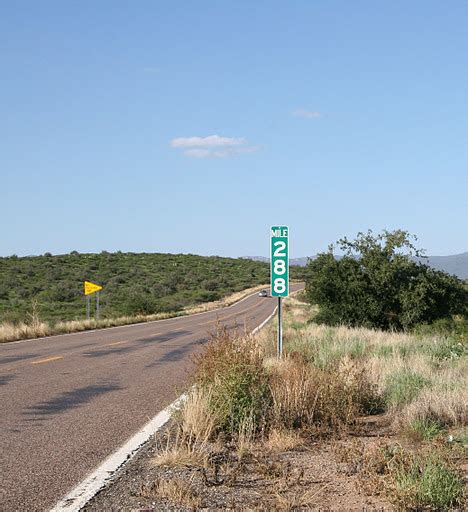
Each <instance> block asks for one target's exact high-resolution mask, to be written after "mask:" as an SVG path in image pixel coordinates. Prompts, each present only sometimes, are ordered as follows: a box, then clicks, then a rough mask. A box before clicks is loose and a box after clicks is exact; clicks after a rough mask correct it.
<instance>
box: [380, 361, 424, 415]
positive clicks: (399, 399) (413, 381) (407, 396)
mask: <svg viewBox="0 0 468 512" xmlns="http://www.w3.org/2000/svg"><path fill="white" fill-rule="evenodd" d="M429 384H430V382H429V381H428V380H427V379H426V378H424V377H423V376H422V375H419V374H418V373H417V372H415V371H414V370H412V369H410V368H403V369H401V370H398V371H397V372H395V373H391V374H390V375H389V376H388V377H387V379H386V388H385V401H386V403H387V405H389V406H393V407H398V406H401V405H405V404H408V403H410V402H412V401H413V400H414V399H415V398H416V397H417V396H418V395H419V393H420V392H421V390H422V389H423V388H424V387H426V386H428V385H429Z"/></svg>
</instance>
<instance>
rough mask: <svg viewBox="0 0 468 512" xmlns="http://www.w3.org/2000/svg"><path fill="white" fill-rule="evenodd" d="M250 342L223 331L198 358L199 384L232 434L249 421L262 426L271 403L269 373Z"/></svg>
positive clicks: (255, 427) (222, 427)
mask: <svg viewBox="0 0 468 512" xmlns="http://www.w3.org/2000/svg"><path fill="white" fill-rule="evenodd" d="M249 341H251V340H248V339H247V340H246V339H243V338H239V337H236V336H235V335H231V334H229V333H228V332H227V331H222V332H220V333H218V335H217V336H216V337H215V338H214V339H213V340H212V341H211V342H210V343H209V344H208V345H207V347H206V350H205V351H204V352H203V354H202V355H201V356H199V357H198V358H197V360H196V361H197V371H196V379H195V380H196V383H197V384H198V385H199V386H201V387H202V388H205V389H207V390H209V392H208V395H209V396H210V404H209V406H210V409H211V412H212V413H213V415H214V417H215V418H217V424H218V426H219V429H220V430H221V431H223V432H225V433H228V434H230V435H233V434H239V433H240V432H241V430H242V429H243V428H245V424H246V422H249V423H250V424H251V426H252V428H253V430H254V431H256V430H259V429H261V427H262V426H263V424H262V422H263V421H264V419H265V411H266V408H267V406H268V404H269V402H270V397H269V390H268V376H267V373H266V371H265V369H264V368H263V365H262V359H261V357H260V355H259V354H258V353H257V352H256V351H255V350H254V349H253V348H252V347H251V346H249Z"/></svg>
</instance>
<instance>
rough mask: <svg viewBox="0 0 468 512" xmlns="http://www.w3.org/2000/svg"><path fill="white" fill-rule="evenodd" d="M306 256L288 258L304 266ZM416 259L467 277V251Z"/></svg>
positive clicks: (254, 258) (260, 259)
mask: <svg viewBox="0 0 468 512" xmlns="http://www.w3.org/2000/svg"><path fill="white" fill-rule="evenodd" d="M315 257H316V256H310V259H315ZM246 258H249V259H252V260H254V261H262V262H269V261H270V260H269V259H268V258H265V257H263V256H246ZM308 259H309V258H308V257H305V258H292V259H290V260H289V263H290V265H292V266H293V265H294V266H300V267H305V266H306V265H307V261H308ZM415 259H416V261H421V262H423V263H426V264H428V265H430V266H431V267H434V268H435V269H437V270H443V271H444V272H447V273H448V274H454V275H456V276H457V277H459V278H460V279H468V252H463V253H461V254H454V255H451V256H428V258H427V259H426V258H424V259H423V258H415Z"/></svg>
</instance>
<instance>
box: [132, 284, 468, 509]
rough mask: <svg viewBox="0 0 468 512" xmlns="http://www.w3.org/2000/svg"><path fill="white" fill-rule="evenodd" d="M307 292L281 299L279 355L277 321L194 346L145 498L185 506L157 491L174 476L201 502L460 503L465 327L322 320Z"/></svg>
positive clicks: (467, 389)
mask: <svg viewBox="0 0 468 512" xmlns="http://www.w3.org/2000/svg"><path fill="white" fill-rule="evenodd" d="M304 298H305V294H302V296H301V295H299V296H297V297H290V298H288V299H287V300H286V301H285V307H284V321H285V324H284V357H283V359H281V360H278V359H277V357H276V354H275V332H276V329H275V326H274V324H271V325H270V326H267V327H266V328H265V329H264V330H263V331H261V332H260V333H258V334H256V335H254V336H251V335H245V334H243V333H234V334H233V333H228V332H226V331H222V332H219V333H218V334H217V335H216V336H215V337H214V338H213V340H212V341H211V343H210V344H209V345H208V346H207V347H206V350H205V351H204V352H203V353H202V354H201V355H198V356H197V358H196V361H195V363H196V365H195V367H196V370H195V375H194V382H195V384H194V387H193V388H192V389H191V391H190V392H189V395H188V399H187V401H186V402H185V404H184V405H183V406H182V408H181V410H180V411H179V412H178V414H177V415H176V418H175V421H174V424H173V426H172V429H171V430H170V433H169V434H168V436H169V438H170V441H169V442H167V443H166V444H164V443H161V444H160V445H159V448H158V450H157V454H156V456H155V457H154V464H155V466H154V467H157V468H158V469H157V471H159V473H157V474H158V475H159V476H158V477H157V480H156V483H155V484H154V486H153V491H154V493H153V494H152V495H151V499H153V500H154V499H156V500H161V501H158V502H157V503H158V505H159V506H169V505H173V506H176V505H182V506H184V500H182V498H181V499H178V498H177V494H176V493H174V494H172V495H171V496H169V494H168V493H167V492H164V493H163V492H159V491H158V487H157V486H158V485H159V483H158V482H161V479H163V481H164V482H167V479H168V478H169V479H170V478H176V479H177V482H178V483H179V484H180V480H181V479H182V481H185V482H186V486H187V487H186V488H187V489H190V493H191V495H193V496H196V499H197V501H196V503H197V505H196V506H197V507H208V508H209V507H215V506H216V505H218V506H219V504H220V503H225V504H226V503H229V504H231V505H232V504H234V505H232V506H235V504H236V503H237V506H242V507H245V508H255V507H260V508H261V507H263V509H269V510H294V509H303V508H311V509H313V507H319V506H322V507H331V509H336V510H340V506H342V507H347V506H348V507H349V509H353V510H354V508H352V507H355V509H361V508H363V507H368V506H369V505H372V506H375V507H376V509H379V510H380V509H382V507H384V508H383V509H385V510H393V509H395V510H398V509H400V510H461V509H462V507H463V503H464V485H463V479H462V474H461V468H462V466H463V465H464V464H465V465H466V463H467V459H466V448H467V446H466V428H467V423H468V357H467V356H468V351H467V346H466V338H465V337H464V335H463V334H453V333H447V332H445V333H440V332H437V333H430V332H429V333H427V332H425V333H420V334H414V333H412V334H410V333H402V332H385V331H382V330H376V329H368V328H364V327H360V328H352V327H345V326H326V325H323V324H317V323H315V322H314V321H313V319H314V316H315V315H316V314H317V310H316V308H315V307H314V306H311V305H309V304H307V303H306V302H304ZM325 460H326V462H325ZM324 466H326V469H324ZM169 468H170V469H169ZM171 475H172V477H171ZM350 482H351V483H350ZM165 485H166V484H165ZM335 485H338V486H339V489H340V493H339V494H336V493H335V494H334V491H333V488H334V487H333V486H335ZM247 491H249V492H247ZM330 496H334V497H333V499H330ZM139 498H140V497H139ZM333 500H336V501H333ZM186 506H187V505H186ZM333 507H335V508H333ZM336 507H337V508H336ZM360 507H361V508H360ZM379 507H380V508H379Z"/></svg>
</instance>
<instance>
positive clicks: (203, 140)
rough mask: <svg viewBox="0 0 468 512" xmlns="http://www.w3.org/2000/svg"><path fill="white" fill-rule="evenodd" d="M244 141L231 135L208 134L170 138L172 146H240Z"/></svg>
mask: <svg viewBox="0 0 468 512" xmlns="http://www.w3.org/2000/svg"><path fill="white" fill-rule="evenodd" d="M245 143H246V140H245V139H242V138H240V139H236V138H233V137H220V136H219V135H209V136H208V137H177V138H176V139H172V141H171V146H172V147H173V148H214V147H225V146H241V145H243V144H245Z"/></svg>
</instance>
